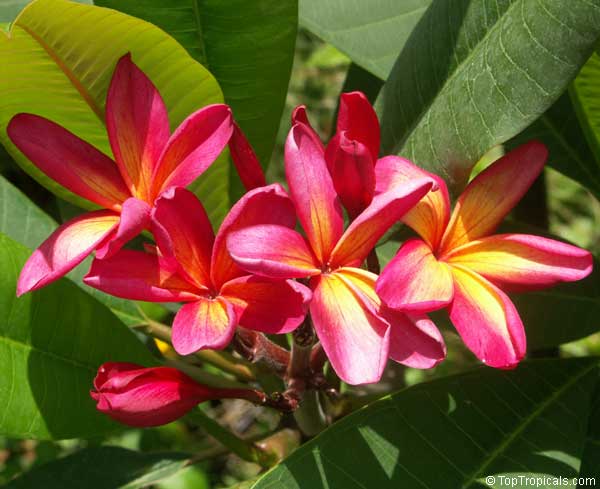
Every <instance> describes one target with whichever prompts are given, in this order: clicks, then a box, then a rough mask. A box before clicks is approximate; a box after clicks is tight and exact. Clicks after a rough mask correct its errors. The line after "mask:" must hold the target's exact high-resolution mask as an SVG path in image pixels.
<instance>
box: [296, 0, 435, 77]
mask: <svg viewBox="0 0 600 489" xmlns="http://www.w3.org/2000/svg"><path fill="white" fill-rule="evenodd" d="M431 1H432V0H404V1H402V2H398V1H397V0H370V1H368V2H351V3H348V1H347V0H328V1H326V2H325V1H323V0H301V2H300V23H301V25H302V26H303V27H306V28H307V29H308V30H310V31H311V32H313V33H315V34H316V35H317V36H319V37H320V38H321V39H323V40H325V41H327V42H329V43H331V44H333V45H334V46H335V47H336V48H338V49H339V50H340V51H342V52H344V53H346V54H347V55H348V56H349V57H350V58H351V59H352V61H354V62H355V63H356V64H358V65H359V66H362V67H363V68H365V69H366V70H368V71H370V72H371V73H373V74H374V75H376V76H378V77H379V78H381V79H382V80H385V79H387V77H388V74H389V73H390V71H391V69H392V66H393V65H394V61H395V60H396V58H397V57H398V53H399V52H400V50H401V49H402V47H403V46H404V44H405V43H406V40H407V39H408V37H409V36H410V33H411V32H412V30H413V29H414V27H415V25H417V23H418V22H419V19H420V18H421V17H422V16H423V13H424V12H425V10H426V9H427V7H428V6H429V4H430V3H431Z"/></svg>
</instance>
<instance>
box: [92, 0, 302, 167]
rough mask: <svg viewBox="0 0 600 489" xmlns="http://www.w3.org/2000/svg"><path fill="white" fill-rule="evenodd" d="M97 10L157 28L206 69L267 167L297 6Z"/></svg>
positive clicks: (189, 4) (260, 1) (213, 0)
mask: <svg viewBox="0 0 600 489" xmlns="http://www.w3.org/2000/svg"><path fill="white" fill-rule="evenodd" d="M96 5H101V6H106V7H111V8H114V9H117V10H120V11H121V12H125V13H128V14H130V15H134V16H136V17H139V18H141V19H144V20H147V21H149V22H152V23H153V24H156V25H157V26H159V27H161V28H162V29H164V30H165V31H166V32H168V33H169V34H171V35H172V36H173V37H174V38H175V39H177V40H178V41H179V42H180V43H181V45H182V46H183V47H185V48H186V49H187V50H188V52H189V53H190V54H191V55H192V56H193V57H194V58H195V59H196V60H198V61H199V62H201V63H202V64H203V65H205V66H206V68H208V69H209V70H210V72H211V73H212V74H213V75H214V76H215V78H216V79H217V81H218V82H219V84H220V86H221V88H222V89H223V93H224V95H225V101H226V102H227V103H228V104H229V105H231V107H232V109H233V113H234V115H235V118H236V120H237V121H238V122H239V124H240V126H241V127H242V129H243V131H244V132H245V133H246V135H247V136H248V139H249V140H250V142H251V144H252V146H253V147H254V150H255V151H256V153H257V155H258V157H259V159H260V161H261V162H262V164H263V166H264V167H266V165H267V164H268V162H269V159H270V158H271V153H272V152H273V146H274V145H275V138H276V136H277V130H278V128H279V122H280V120H281V113H282V111H283V107H284V104H285V97H286V93H287V87H288V82H289V79H290V73H291V69H292V61H293V58H294V46H295V43H296V30H297V25H298V1H297V0H287V1H285V2H282V1H281V0H252V1H248V0H169V2H164V0H96Z"/></svg>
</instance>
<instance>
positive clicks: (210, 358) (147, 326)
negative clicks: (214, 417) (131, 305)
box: [133, 317, 256, 382]
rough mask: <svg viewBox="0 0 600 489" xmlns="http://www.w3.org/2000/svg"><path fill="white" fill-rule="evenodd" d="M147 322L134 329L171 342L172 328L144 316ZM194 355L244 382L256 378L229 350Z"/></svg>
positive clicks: (248, 367) (201, 352) (245, 364)
mask: <svg viewBox="0 0 600 489" xmlns="http://www.w3.org/2000/svg"><path fill="white" fill-rule="evenodd" d="M144 319H145V320H146V322H144V323H142V324H137V325H135V326H133V328H134V329H136V330H137V331H140V332H142V333H144V334H146V335H148V336H152V337H153V338H157V339H159V340H161V341H164V342H166V343H171V328H170V327H169V326H167V325H166V324H162V323H159V322H156V321H153V320H152V319H150V318H148V317H144ZM194 356H195V357H197V358H199V359H200V360H202V361H204V362H206V363H210V364H211V365H214V366H215V367H217V368H219V369H220V370H223V371H224V372H227V373H230V374H232V375H233V376H234V377H235V378H236V379H238V380H240V381H242V382H250V381H253V380H256V376H255V375H254V373H253V371H252V366H251V365H250V364H249V363H248V362H245V361H244V360H242V359H237V358H235V357H233V356H232V355H230V354H228V353H227V352H220V351H215V350H200V351H197V352H196V353H194Z"/></svg>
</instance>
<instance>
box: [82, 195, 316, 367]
mask: <svg viewBox="0 0 600 489" xmlns="http://www.w3.org/2000/svg"><path fill="white" fill-rule="evenodd" d="M290 216H291V217H290ZM152 219H153V233H154V236H155V237H156V243H157V245H158V250H156V251H155V252H154V253H145V252H142V251H133V250H126V249H122V250H121V251H119V252H118V253H117V254H115V255H114V256H113V257H111V258H107V259H103V260H94V262H93V263H92V267H91V269H90V272H89V273H88V275H87V276H86V277H85V278H84V282H85V283H86V284H88V285H91V286H93V287H96V288H98V289H100V290H102V291H104V292H107V293H109V294H112V295H116V296H118V297H124V298H126V299H133V300H143V301H152V302H185V304H184V305H183V307H182V308H181V309H180V310H179V311H178V312H177V314H176V316H175V320H174V323H173V333H172V342H173V347H174V348H175V350H176V351H177V353H179V354H181V355H188V354H190V353H193V352H195V351H197V350H200V349H203V348H210V349H220V348H224V347H225V346H227V345H228V344H229V342H230V341H231V339H232V337H233V334H234V332H235V328H236V326H237V325H238V324H240V325H242V326H244V327H246V328H249V329H254V330H257V331H261V332H264V333H287V332H290V331H292V330H293V329H295V328H296V327H297V326H298V325H299V324H300V323H301V322H302V321H303V319H304V316H305V314H306V310H307V307H308V301H309V300H310V296H311V294H310V290H308V289H307V288H306V287H304V286H303V285H301V284H299V283H297V282H294V281H293V280H273V279H267V278H263V277H256V276H252V275H249V274H248V272H245V271H243V270H242V269H240V268H239V267H238V266H237V265H236V264H235V263H234V262H233V261H232V260H231V258H230V256H229V254H228V253H227V249H226V246H225V242H226V237H227V235H228V234H229V233H230V232H232V231H233V230H236V229H240V228H241V227H246V226H250V225H253V224H257V223H270V224H277V225H280V226H291V225H293V223H294V217H293V210H292V209H291V203H290V202H289V199H288V198H287V196H286V195H285V191H284V190H283V188H281V186H280V185H277V184H275V185H271V186H268V187H264V188H260V189H256V190H253V191H250V192H248V193H247V194H246V195H245V196H244V197H243V198H242V199H240V201H238V202H237V204H236V205H234V206H233V207H232V209H231V211H230V212H229V214H228V215H227V217H226V218H225V220H224V221H223V224H222V225H221V227H220V229H219V232H218V233H217V235H216V236H215V234H214V233H213V230H212V227H211V224H210V221H209V220H208V216H207V215H206V211H205V210H204V207H203V206H202V204H201V203H200V201H199V200H198V199H197V198H196V196H195V195H194V194H192V193H191V192H190V191H188V190H185V189H183V188H172V189H169V190H168V191H166V192H164V193H163V194H162V196H161V197H160V198H159V199H158V200H157V202H156V206H155V208H154V210H153V211H152Z"/></svg>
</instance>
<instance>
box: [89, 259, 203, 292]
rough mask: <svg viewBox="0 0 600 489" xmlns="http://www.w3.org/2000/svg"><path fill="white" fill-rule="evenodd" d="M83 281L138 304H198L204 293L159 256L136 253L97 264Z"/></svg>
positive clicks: (100, 261)
mask: <svg viewBox="0 0 600 489" xmlns="http://www.w3.org/2000/svg"><path fill="white" fill-rule="evenodd" d="M83 281H84V282H85V283H86V284H87V285H89V286H90V287H94V288H96V289H98V290H101V291H102V292H106V293H107V294H110V295H114V296H117V297H123V298H125V299H131V300H136V301H148V302H180V301H195V300H198V294H201V293H203V291H202V290H201V289H198V288H197V287H195V286H194V285H193V284H191V283H190V282H188V281H186V280H185V279H184V278H183V277H181V276H180V275H179V274H177V273H176V271H174V270H173V269H172V268H171V267H169V266H168V264H165V263H164V260H163V259H162V258H161V257H160V256H158V255H152V254H149V253H143V252H141V251H133V250H121V251H119V252H118V253H117V254H116V255H114V256H112V257H111V258H107V259H104V260H94V261H93V262H92V267H91V268H90V271H89V272H88V274H87V275H86V276H85V277H84V279H83Z"/></svg>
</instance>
